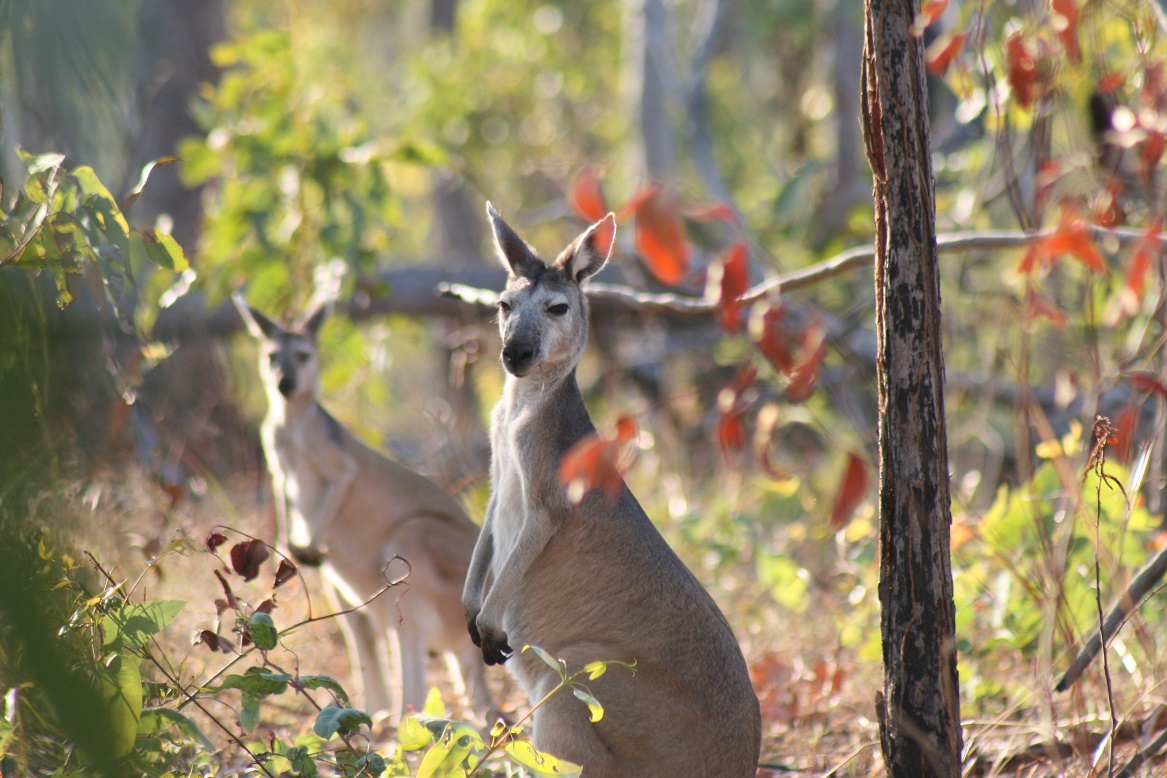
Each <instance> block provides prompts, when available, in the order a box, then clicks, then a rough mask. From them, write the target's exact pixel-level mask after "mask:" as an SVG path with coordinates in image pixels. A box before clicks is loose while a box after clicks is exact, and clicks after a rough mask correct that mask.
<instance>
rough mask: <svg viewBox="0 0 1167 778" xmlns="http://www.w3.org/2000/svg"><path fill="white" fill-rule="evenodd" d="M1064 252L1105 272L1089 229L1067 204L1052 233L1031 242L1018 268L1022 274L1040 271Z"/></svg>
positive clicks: (1091, 268) (1096, 270)
mask: <svg viewBox="0 0 1167 778" xmlns="http://www.w3.org/2000/svg"><path fill="white" fill-rule="evenodd" d="M1066 254H1069V255H1070V256H1072V257H1073V258H1074V259H1077V260H1078V261H1079V262H1081V263H1082V264H1083V265H1085V266H1086V267H1088V268H1089V269H1090V270H1092V271H1094V272H1096V273H1105V272H1106V262H1105V260H1103V258H1102V254H1101V253H1099V251H1098V247H1097V246H1095V245H1094V239H1093V238H1092V237H1091V236H1090V230H1089V228H1088V227H1087V226H1086V224H1085V223H1084V222H1083V221H1082V220H1081V219H1080V218H1079V216H1078V210H1077V209H1076V208H1075V207H1074V206H1072V205H1070V204H1063V205H1062V213H1061V218H1060V219H1059V220H1058V224H1057V226H1056V227H1054V230H1053V232H1051V233H1050V234H1049V235H1046V236H1044V237H1041V238H1038V239H1037V240H1035V241H1034V242H1033V243H1031V244H1030V246H1029V249H1028V250H1027V251H1026V252H1025V256H1024V257H1022V258H1021V263H1020V264H1019V265H1018V266H1017V270H1018V271H1019V272H1021V273H1025V274H1028V273H1033V272H1034V271H1038V270H1043V269H1045V268H1046V267H1048V266H1050V265H1052V264H1053V263H1054V262H1056V261H1057V260H1059V259H1061V258H1062V257H1063V256H1065V255H1066Z"/></svg>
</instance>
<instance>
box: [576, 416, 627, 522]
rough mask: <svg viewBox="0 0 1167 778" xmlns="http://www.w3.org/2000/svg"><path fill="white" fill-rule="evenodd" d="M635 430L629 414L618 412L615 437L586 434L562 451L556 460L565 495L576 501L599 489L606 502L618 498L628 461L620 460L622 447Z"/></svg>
mask: <svg viewBox="0 0 1167 778" xmlns="http://www.w3.org/2000/svg"><path fill="white" fill-rule="evenodd" d="M636 434H637V427H636V422H635V421H634V420H633V419H632V418H631V417H629V416H621V417H620V418H619V419H617V420H616V434H615V436H614V437H612V438H604V437H601V436H600V434H599V433H594V434H592V435H588V436H587V437H586V438H584V439H583V440H581V441H579V442H578V443H576V444H575V445H574V446H572V448H571V450H570V451H568V452H567V453H566V454H564V455H563V459H561V460H560V462H559V482H560V483H562V484H563V485H564V486H565V487H566V488H567V498H568V500H569V501H570V502H571V503H572V504H579V503H580V502H581V501H582V500H583V498H584V496H585V495H586V494H587V493H588V492H590V491H592V490H593V489H600V490H602V491H603V493H604V497H605V499H607V501H608V502H609V503H615V502H616V501H617V500H619V499H620V495H621V493H622V492H623V491H624V471H625V470H626V469H627V465H628V463H626V462H622V461H621V460H622V459H623V458H624V457H623V454H624V450H625V447H626V446H627V445H628V443H630V442H631V441H632V440H634V439H635V438H636Z"/></svg>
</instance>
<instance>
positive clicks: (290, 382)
mask: <svg viewBox="0 0 1167 778" xmlns="http://www.w3.org/2000/svg"><path fill="white" fill-rule="evenodd" d="M277 386H278V387H279V390H280V394H282V395H283V396H284V397H291V396H292V393H293V392H295V391H296V377H295V376H294V375H287V374H284V375H282V376H280V382H279V384H277Z"/></svg>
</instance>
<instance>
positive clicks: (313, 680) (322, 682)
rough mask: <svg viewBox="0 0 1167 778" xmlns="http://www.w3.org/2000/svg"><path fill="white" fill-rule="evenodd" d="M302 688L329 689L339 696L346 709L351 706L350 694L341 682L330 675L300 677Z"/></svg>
mask: <svg viewBox="0 0 1167 778" xmlns="http://www.w3.org/2000/svg"><path fill="white" fill-rule="evenodd" d="M300 686H301V687H302V688H304V689H328V690H329V691H331V692H332V693H333V694H335V695H336V696H337V699H339V700H340V701H341V702H342V703H344V705H345V707H348V705H349V697H348V692H346V691H345V690H344V687H343V686H341V685H340V681H338V680H336V679H335V678H333V677H332V676H329V675H304V676H301V677H300Z"/></svg>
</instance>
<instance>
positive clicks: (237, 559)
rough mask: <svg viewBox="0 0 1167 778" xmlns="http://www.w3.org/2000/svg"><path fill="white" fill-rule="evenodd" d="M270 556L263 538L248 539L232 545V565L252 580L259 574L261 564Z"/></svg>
mask: <svg viewBox="0 0 1167 778" xmlns="http://www.w3.org/2000/svg"><path fill="white" fill-rule="evenodd" d="M268 556H270V555H269V554H268V550H267V544H265V543H264V542H263V541H262V540H247V541H244V542H242V543H236V544H235V545H234V546H232V547H231V567H232V568H234V570H235V572H236V573H238V574H239V575H241V576H243V580H244V581H250V580H252V579H254V578H255V577H256V576H257V575H259V566H260V565H262V564H263V562H264V560H265V559H267V558H268Z"/></svg>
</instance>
